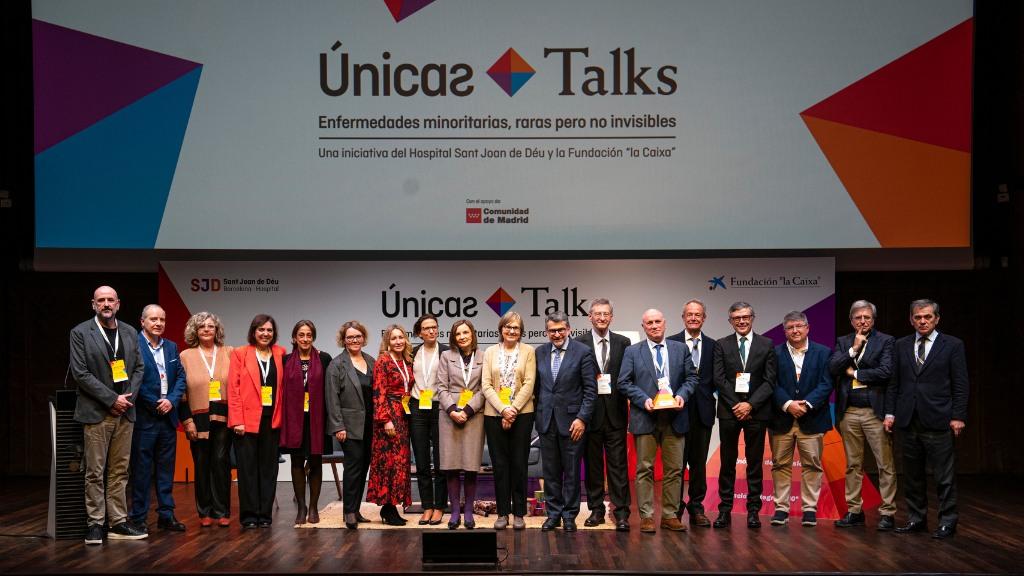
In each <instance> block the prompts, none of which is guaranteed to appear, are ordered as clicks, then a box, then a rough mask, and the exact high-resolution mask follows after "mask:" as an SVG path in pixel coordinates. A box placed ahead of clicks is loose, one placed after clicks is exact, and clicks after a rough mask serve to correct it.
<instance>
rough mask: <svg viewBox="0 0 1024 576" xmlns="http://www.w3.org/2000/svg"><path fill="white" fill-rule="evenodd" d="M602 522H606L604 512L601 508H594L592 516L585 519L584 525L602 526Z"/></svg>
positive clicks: (591, 526)
mask: <svg viewBox="0 0 1024 576" xmlns="http://www.w3.org/2000/svg"><path fill="white" fill-rule="evenodd" d="M601 524H604V512H602V511H600V510H594V511H593V512H591V513H590V516H589V517H588V518H587V519H586V520H584V521H583V525H584V526H587V527H590V528H593V527H594V526H600V525H601Z"/></svg>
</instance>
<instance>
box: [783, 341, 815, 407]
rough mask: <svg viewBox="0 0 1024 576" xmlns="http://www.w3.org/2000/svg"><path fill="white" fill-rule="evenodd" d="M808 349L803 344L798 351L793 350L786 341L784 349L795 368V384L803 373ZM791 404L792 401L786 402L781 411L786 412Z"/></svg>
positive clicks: (807, 346) (808, 403) (805, 344)
mask: <svg viewBox="0 0 1024 576" xmlns="http://www.w3.org/2000/svg"><path fill="white" fill-rule="evenodd" d="M809 347H810V344H809V343H807V342H804V347H803V348H801V349H799V350H797V349H796V348H793V345H792V344H790V343H789V341H788V340H787V341H786V348H787V349H788V350H789V357H790V358H792V359H793V366H795V367H796V381H797V382H799V381H800V373H801V372H803V370H804V357H806V356H807V349H808V348H809ZM805 402H807V401H806V400H805ZM792 403H793V401H792V400H787V401H786V403H785V404H783V405H782V409H783V410H788V409H789V405H790V404H792ZM807 405H808V406H811V403H810V402H807ZM811 408H814V406H811Z"/></svg>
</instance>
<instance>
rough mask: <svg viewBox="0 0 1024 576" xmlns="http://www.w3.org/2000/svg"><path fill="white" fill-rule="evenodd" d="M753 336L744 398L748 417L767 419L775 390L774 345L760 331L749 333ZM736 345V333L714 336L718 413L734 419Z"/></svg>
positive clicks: (739, 367) (738, 364)
mask: <svg viewBox="0 0 1024 576" xmlns="http://www.w3.org/2000/svg"><path fill="white" fill-rule="evenodd" d="M750 335H751V336H752V338H753V340H752V341H751V343H750V350H748V351H747V368H746V371H747V372H749V373H750V392H749V393H748V394H747V400H746V401H747V402H749V403H750V405H751V406H752V407H753V409H752V410H751V413H750V417H751V418H753V419H754V420H763V421H765V422H769V421H771V420H772V418H773V416H774V411H773V408H774V407H773V406H772V396H773V395H774V394H775V378H776V375H777V373H778V366H779V364H778V359H777V358H776V356H775V345H774V344H772V341H771V340H770V339H768V338H765V337H764V336H761V335H760V334H754V333H753V332H751V333H750ZM743 371H744V370H743V363H742V362H741V361H740V348H739V344H738V343H737V342H736V333H735V332H734V333H732V334H729V335H728V336H726V337H725V338H719V339H718V346H716V347H715V388H717V389H718V417H719V418H720V419H722V420H735V419H736V416H735V415H733V413H732V408H733V406H735V405H736V404H738V403H739V402H740V398H739V396H738V395H737V394H736V373H737V372H743Z"/></svg>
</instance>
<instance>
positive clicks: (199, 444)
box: [189, 422, 232, 519]
mask: <svg viewBox="0 0 1024 576" xmlns="http://www.w3.org/2000/svg"><path fill="white" fill-rule="evenodd" d="M231 436H232V433H231V429H229V428H228V427H227V425H226V424H224V423H223V422H210V437H209V438H205V439H202V440H196V441H195V442H191V443H190V445H189V448H191V450H192V461H193V462H195V467H196V469H195V475H196V477H195V481H196V512H197V513H198V514H199V517H200V518H206V517H209V518H214V519H216V518H230V517H231Z"/></svg>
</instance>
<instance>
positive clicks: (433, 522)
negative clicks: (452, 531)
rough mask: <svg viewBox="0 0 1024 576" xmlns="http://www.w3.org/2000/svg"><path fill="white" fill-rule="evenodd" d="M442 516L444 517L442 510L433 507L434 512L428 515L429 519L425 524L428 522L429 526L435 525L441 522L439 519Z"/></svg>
mask: <svg viewBox="0 0 1024 576" xmlns="http://www.w3.org/2000/svg"><path fill="white" fill-rule="evenodd" d="M443 518H444V510H439V509H436V508H435V509H434V513H433V514H431V515H430V521H429V522H427V524H430V525H431V526H437V525H438V524H440V523H441V520H442V519H443Z"/></svg>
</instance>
